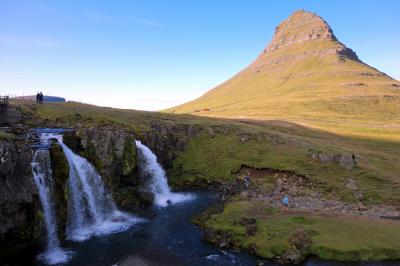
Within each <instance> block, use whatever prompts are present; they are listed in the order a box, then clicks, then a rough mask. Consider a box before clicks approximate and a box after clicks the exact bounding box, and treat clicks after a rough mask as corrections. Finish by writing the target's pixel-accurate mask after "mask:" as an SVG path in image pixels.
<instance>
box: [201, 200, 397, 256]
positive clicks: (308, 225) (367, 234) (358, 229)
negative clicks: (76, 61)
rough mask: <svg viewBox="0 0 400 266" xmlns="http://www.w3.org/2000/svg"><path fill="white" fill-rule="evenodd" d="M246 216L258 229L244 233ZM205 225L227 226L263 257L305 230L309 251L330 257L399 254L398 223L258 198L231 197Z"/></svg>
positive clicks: (243, 244) (222, 228)
mask: <svg viewBox="0 0 400 266" xmlns="http://www.w3.org/2000/svg"><path fill="white" fill-rule="evenodd" d="M243 217H246V218H248V217H252V218H255V219H256V224H257V231H256V234H255V235H254V236H250V237H246V235H245V231H246V230H245V226H244V225H242V224H241V223H240V222H239V221H240V219H242V218H243ZM203 226H204V227H205V228H208V229H212V230H217V231H224V232H227V233H229V234H230V235H231V236H232V239H233V240H234V241H235V245H237V246H239V247H241V248H243V249H252V250H253V251H254V252H255V253H256V254H257V255H259V256H262V257H265V258H275V257H277V256H281V255H282V254H283V253H284V252H285V251H286V250H288V248H289V238H290V237H291V236H292V235H293V233H294V232H296V230H298V229H302V230H304V231H305V232H306V233H307V234H308V235H309V237H310V239H311V243H310V245H309V246H308V248H307V252H308V255H314V256H318V257H320V258H322V259H327V260H340V261H368V260H387V259H399V258H400V223H399V222H397V221H387V220H378V219H366V218H361V217H350V216H328V215H326V214H325V215H318V214H315V213H307V212H296V211H282V210H279V209H275V208H273V207H271V206H270V205H269V204H268V203H265V202H260V201H256V202H254V201H243V200H241V201H233V202H231V203H229V204H227V205H226V206H225V208H224V211H223V212H222V213H218V214H213V215H212V216H211V217H210V218H209V219H208V220H207V222H205V223H204V224H203Z"/></svg>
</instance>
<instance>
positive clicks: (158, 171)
mask: <svg viewBox="0 0 400 266" xmlns="http://www.w3.org/2000/svg"><path fill="white" fill-rule="evenodd" d="M136 147H137V148H138V150H139V159H140V162H141V164H140V170H141V172H142V175H144V176H145V177H146V178H147V184H146V189H147V190H149V191H150V192H152V193H154V196H155V203H156V204H157V205H158V206H160V207H165V206H167V205H168V204H174V203H179V202H184V201H187V200H191V199H193V198H194V196H193V195H192V194H189V193H175V192H172V191H171V189H170V188H169V186H168V180H167V177H166V175H165V171H164V169H163V168H162V167H161V165H160V164H159V163H158V162H157V156H156V155H155V154H154V153H153V152H152V151H151V150H150V149H149V148H148V147H147V146H145V145H143V144H142V143H141V142H140V141H138V140H137V141H136Z"/></svg>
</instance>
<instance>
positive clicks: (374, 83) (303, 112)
mask: <svg viewBox="0 0 400 266" xmlns="http://www.w3.org/2000/svg"><path fill="white" fill-rule="evenodd" d="M204 109H209V111H206V110H204ZM167 111H168V112H173V113H193V114H197V115H204V116H213V117H227V118H234V119H263V120H269V119H281V120H286V121H292V122H297V123H301V124H306V125H308V126H313V127H318V128H323V129H329V130H331V131H334V132H336V133H343V134H346V135H347V134H353V135H354V134H355V135H363V136H374V137H376V136H378V137H383V138H391V139H396V140H400V126H399V125H400V82H398V81H397V80H394V79H392V78H391V77H389V76H387V75H386V74H384V73H382V72H379V71H378V70H376V69H374V68H373V67H370V66H368V65H366V64H365V63H363V62H362V61H360V60H359V59H358V57H357V55H356V54H355V53H354V52H353V51H352V50H350V49H349V48H347V47H345V46H344V45H343V44H342V43H340V42H339V41H338V40H337V38H336V37H335V35H334V34H333V32H332V30H331V28H330V27H329V25H328V24H327V23H326V22H325V21H324V20H323V19H322V18H321V17H319V16H317V15H315V14H313V13H309V12H306V11H297V12H295V13H294V14H293V15H292V16H290V17H289V18H288V19H287V20H285V21H284V22H283V23H281V24H280V25H279V26H278V27H277V29H276V33H275V36H274V38H273V40H272V41H271V43H270V44H269V45H268V46H267V48H266V49H265V50H264V51H263V52H262V53H261V54H260V55H259V56H258V58H257V59H256V60H255V61H254V62H253V63H252V64H250V65H249V66H248V67H247V68H245V69H244V70H243V71H241V72H240V73H238V74H237V75H235V76H234V77H232V78H231V79H229V80H228V81H226V82H224V83H223V84H221V85H219V86H218V87H216V88H214V89H212V90H210V91H208V92H207V93H205V94H204V95H203V96H201V97H200V98H198V99H196V100H194V101H191V102H188V103H185V104H183V105H180V106H177V107H173V108H170V109H168V110H167Z"/></svg>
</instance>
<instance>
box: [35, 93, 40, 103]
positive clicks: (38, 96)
mask: <svg viewBox="0 0 400 266" xmlns="http://www.w3.org/2000/svg"><path fill="white" fill-rule="evenodd" d="M36 103H40V93H39V92H38V93H37V94H36Z"/></svg>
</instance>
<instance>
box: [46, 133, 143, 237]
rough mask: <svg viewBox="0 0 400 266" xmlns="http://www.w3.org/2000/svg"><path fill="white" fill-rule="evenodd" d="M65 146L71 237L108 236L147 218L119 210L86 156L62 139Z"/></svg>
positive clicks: (68, 233) (60, 141)
mask: <svg viewBox="0 0 400 266" xmlns="http://www.w3.org/2000/svg"><path fill="white" fill-rule="evenodd" d="M53 137H54V138H57V140H58V142H59V144H60V145H61V147H62V149H63V151H64V154H65V156H66V157H67V160H68V164H69V170H70V171H69V201H70V202H69V214H68V226H67V236H68V238H69V239H71V240H74V241H83V240H86V239H88V238H90V237H91V236H93V235H106V234H111V233H117V232H121V231H124V230H126V229H128V228H129V227H130V226H132V225H133V224H135V223H138V222H141V221H143V220H142V219H140V218H136V217H133V216H131V215H129V214H127V213H124V212H121V211H119V210H118V209H117V207H116V205H115V203H114V201H113V199H112V197H111V195H110V193H108V191H107V190H106V189H105V187H104V184H103V181H102V179H101V176H100V175H99V174H98V173H97V171H96V169H95V168H94V167H93V165H91V164H90V163H89V162H88V161H87V160H86V159H85V158H83V157H81V156H79V155H76V154H75V153H74V152H73V151H72V150H71V149H70V148H68V147H67V146H66V145H65V144H64V143H63V140H62V135H54V134H53Z"/></svg>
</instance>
